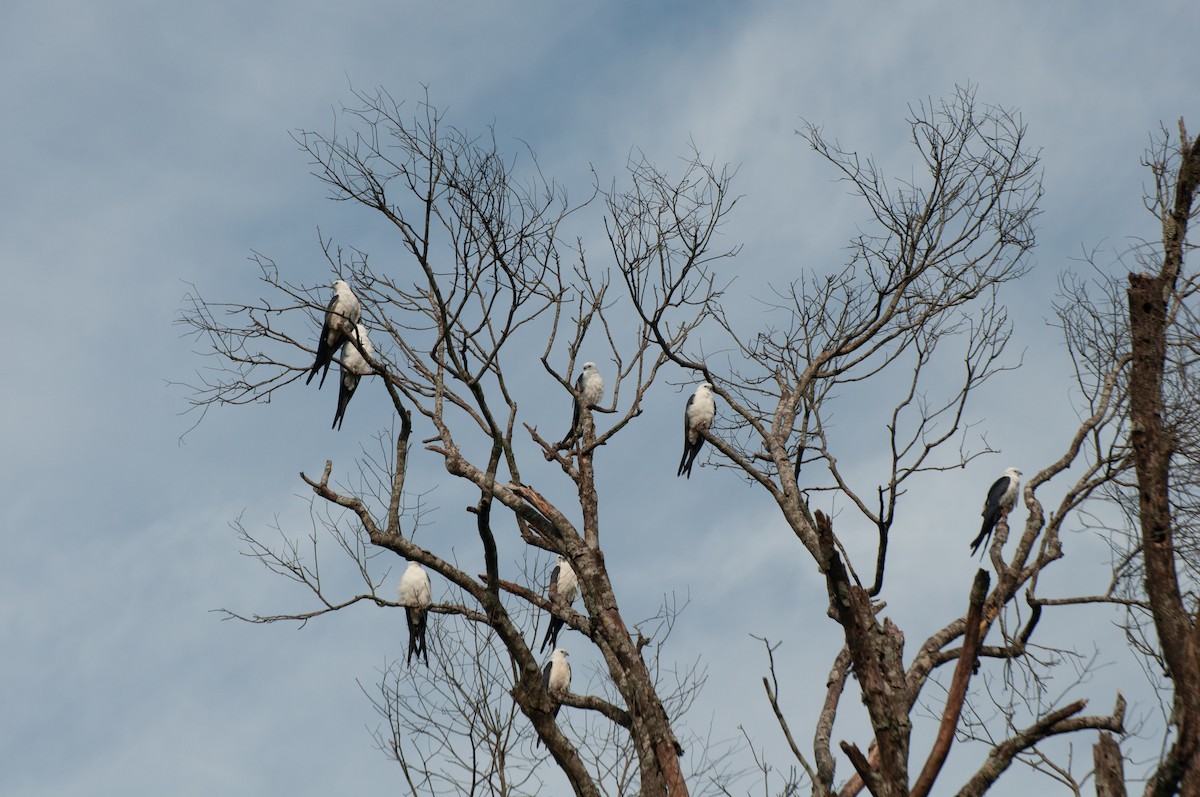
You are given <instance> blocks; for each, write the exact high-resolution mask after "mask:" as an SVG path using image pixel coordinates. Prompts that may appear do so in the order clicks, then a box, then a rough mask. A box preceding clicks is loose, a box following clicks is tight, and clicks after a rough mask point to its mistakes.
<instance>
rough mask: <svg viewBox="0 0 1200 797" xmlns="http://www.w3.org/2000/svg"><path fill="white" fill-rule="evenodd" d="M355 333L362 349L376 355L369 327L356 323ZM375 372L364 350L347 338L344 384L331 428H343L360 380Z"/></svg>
mask: <svg viewBox="0 0 1200 797" xmlns="http://www.w3.org/2000/svg"><path fill="white" fill-rule="evenodd" d="M354 334H355V335H357V336H358V341H359V343H361V344H362V350H363V351H365V352H366V353H367V356H368V357H374V356H375V347H374V346H372V345H371V339H370V338H368V337H367V328H366V327H364V326H363V325H362V324H355V325H354ZM373 373H375V372H374V370H373V369H372V368H371V366H369V365H367V361H366V360H365V359H363V356H362V352H360V351H359V350H358V349H357V348H356V347H355V345H354V341H353V340H352V339H347V340H346V342H345V343H344V344H343V345H342V380H341V381H342V384H341V388H340V389H339V390H338V405H337V412H336V413H334V416H333V426H332V427H331V428H333V429H339V430H340V429H341V428H342V421H343V420H344V419H345V417H346V407H347V406H349V404H350V399H352V398H353V397H354V391H355V390H357V389H358V380H359V379H361V378H363V377H364V376H368V375H370V374H373Z"/></svg>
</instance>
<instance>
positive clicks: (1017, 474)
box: [1004, 468, 1021, 479]
mask: <svg viewBox="0 0 1200 797" xmlns="http://www.w3.org/2000/svg"><path fill="white" fill-rule="evenodd" d="M1004 475H1005V476H1007V477H1009V478H1010V479H1019V478H1021V471H1019V470H1017V469H1016V468H1005V470H1004Z"/></svg>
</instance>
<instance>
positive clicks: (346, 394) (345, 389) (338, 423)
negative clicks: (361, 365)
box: [330, 366, 361, 430]
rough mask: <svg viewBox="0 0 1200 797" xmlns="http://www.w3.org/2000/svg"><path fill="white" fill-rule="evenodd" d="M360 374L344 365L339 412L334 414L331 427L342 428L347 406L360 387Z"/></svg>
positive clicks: (339, 390) (339, 395)
mask: <svg viewBox="0 0 1200 797" xmlns="http://www.w3.org/2000/svg"><path fill="white" fill-rule="evenodd" d="M360 378H361V377H359V375H358V374H356V373H354V372H353V371H350V370H347V369H346V368H345V367H344V366H343V367H342V378H341V387H340V388H339V389H338V405H337V412H336V413H334V415H333V426H331V427H330V428H331V429H338V430H341V428H342V421H343V420H344V419H345V417H346V407H348V406H350V399H352V398H354V391H355V390H357V389H358V380H359V379H360Z"/></svg>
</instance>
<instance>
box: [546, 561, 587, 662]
mask: <svg viewBox="0 0 1200 797" xmlns="http://www.w3.org/2000/svg"><path fill="white" fill-rule="evenodd" d="M578 594H579V579H578V578H576V576H575V571H574V570H573V569H572V568H571V563H570V562H568V561H567V557H565V556H562V555H560V556H559V557H558V564H556V565H555V566H554V570H553V571H552V572H551V573H550V589H549V590H547V594H546V597H548V598H549V599H550V603H552V604H553V605H554V607H555V608H556V609H567V608H569V607H570V605H571V604H572V603H574V602H575V596H576V595H578ZM565 622H566V621H565V620H560V619H559V618H557V617H555V616H554V615H553V614H552V615H550V627H549V628H547V629H546V636H545V638H543V639H542V647H541V648H540V649H539V652H541V651H545V650H546V646H547V645H549V646H550V647H551V649H553V648H555V647H556V646H557V645H558V632H559V631H561V630H562V627H563V624H564V623H565Z"/></svg>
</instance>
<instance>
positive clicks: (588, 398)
mask: <svg viewBox="0 0 1200 797" xmlns="http://www.w3.org/2000/svg"><path fill="white" fill-rule="evenodd" d="M575 392H576V396H575V405H574V408H573V411H572V413H571V431H569V432H567V436H566V437H564V438H563V439H562V442H561V443H559V446H560V447H561V446H569V445H570V444H571V443H573V442H574V441H575V437H576V436H577V435H578V434H579V417H580V415H581V414H582V409H581V407H587V408H588V409H591V408H592V407H594V406H595V405H596V404H599V403H600V400H601V399H603V398H604V380H603V379H601V378H600V372H599V371H597V370H596V364H595V363H584V364H583V371H581V372H580V374H579V378H578V379H576V380H575ZM581 400H582V405H581Z"/></svg>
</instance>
